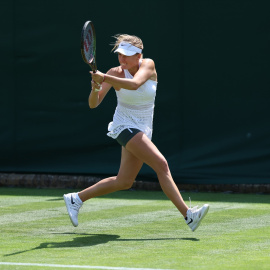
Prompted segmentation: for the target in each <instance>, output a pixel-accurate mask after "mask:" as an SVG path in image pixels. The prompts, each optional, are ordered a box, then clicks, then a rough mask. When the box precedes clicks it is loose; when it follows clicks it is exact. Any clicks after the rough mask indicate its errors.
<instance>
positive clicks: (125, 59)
mask: <svg viewBox="0 0 270 270" xmlns="http://www.w3.org/2000/svg"><path fill="white" fill-rule="evenodd" d="M140 57H141V55H140V54H138V53H137V54H134V55H132V56H126V55H123V54H121V53H118V60H119V63H120V65H121V67H122V68H123V69H133V68H137V67H139V60H140Z"/></svg>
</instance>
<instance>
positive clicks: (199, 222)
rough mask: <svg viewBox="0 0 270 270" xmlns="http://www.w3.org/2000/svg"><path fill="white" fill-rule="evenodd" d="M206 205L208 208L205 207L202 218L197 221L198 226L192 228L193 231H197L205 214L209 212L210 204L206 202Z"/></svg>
mask: <svg viewBox="0 0 270 270" xmlns="http://www.w3.org/2000/svg"><path fill="white" fill-rule="evenodd" d="M204 206H205V207H206V209H205V210H204V212H203V213H202V216H201V218H200V220H199V221H198V223H196V227H195V228H194V227H193V228H192V231H193V232H195V231H196V229H197V228H198V227H199V226H200V224H201V222H202V220H203V218H204V217H205V215H206V214H207V213H208V210H209V205H208V204H205V205H204Z"/></svg>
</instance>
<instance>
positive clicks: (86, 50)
mask: <svg viewBox="0 0 270 270" xmlns="http://www.w3.org/2000/svg"><path fill="white" fill-rule="evenodd" d="M81 53H82V58H83V61H84V62H85V63H86V64H88V65H89V66H90V67H91V69H92V71H93V72H94V73H96V71H97V63H96V32H95V28H94V25H93V23H92V22H91V21H87V22H85V24H84V26H83V29H82V34H81Z"/></svg>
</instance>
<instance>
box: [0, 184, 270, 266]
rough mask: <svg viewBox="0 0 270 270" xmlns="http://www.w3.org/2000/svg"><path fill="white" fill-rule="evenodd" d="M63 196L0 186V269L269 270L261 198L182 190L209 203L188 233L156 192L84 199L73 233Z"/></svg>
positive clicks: (268, 228)
mask: <svg viewBox="0 0 270 270" xmlns="http://www.w3.org/2000/svg"><path fill="white" fill-rule="evenodd" d="M67 192H71V191H70V190H56V189H19V188H0V194H1V196H0V198H1V203H0V209H1V211H0V226H1V234H0V237H1V239H0V240H1V245H0V269H8V270H9V269H12V270H13V269H23V270H24V269H25V270H26V269H29V270H33V269H39V270H42V269H47V270H50V269H72V268H73V269H115V270H117V269H122V270H130V269H140V270H143V269H215V270H216V269H237V270H238V269H256V270H258V269H270V196H269V195H256V194H224V193H192V192H184V193H182V195H183V197H184V199H185V200H186V202H187V203H188V204H189V201H188V198H189V197H191V199H192V206H195V205H197V204H198V205H199V206H201V205H202V204H204V203H209V204H210V210H209V213H208V215H207V216H206V218H205V219H204V220H203V222H202V224H201V226H200V227H199V228H198V229H197V231H196V232H194V233H193V232H191V231H190V229H189V228H188V226H187V225H186V224H185V222H184V220H183V219H182V217H181V216H180V214H179V213H178V211H177V210H176V208H175V207H174V206H173V205H172V203H171V202H170V201H169V200H168V199H167V198H166V197H165V195H164V194H163V193H162V192H158V191H155V192H148V191H120V192H117V193H114V194H111V195H108V196H103V197H100V198H95V199H92V200H90V201H88V202H87V203H85V204H84V206H83V208H82V209H81V211H80V215H79V226H78V227H77V228H74V227H73V226H72V225H71V222H70V220H69V217H68V215H67V213H66V208H65V204H64V201H63V199H62V195H63V194H64V193H67ZM79 266H81V267H79Z"/></svg>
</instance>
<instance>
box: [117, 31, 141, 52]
mask: <svg viewBox="0 0 270 270" xmlns="http://www.w3.org/2000/svg"><path fill="white" fill-rule="evenodd" d="M113 37H114V38H115V39H116V41H115V43H113V44H112V45H113V46H114V47H113V49H112V51H114V50H115V49H116V48H117V47H118V46H119V44H120V43H121V42H122V41H125V42H128V43H130V44H131V45H133V46H135V47H137V48H139V49H143V42H142V40H141V39H140V38H139V37H136V36H133V35H127V34H117V35H115V36H113Z"/></svg>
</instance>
